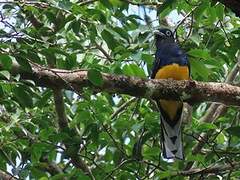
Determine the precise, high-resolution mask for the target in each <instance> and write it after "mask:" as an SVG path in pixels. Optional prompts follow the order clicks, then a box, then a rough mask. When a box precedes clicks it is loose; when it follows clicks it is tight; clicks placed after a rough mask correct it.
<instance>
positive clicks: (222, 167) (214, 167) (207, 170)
mask: <svg viewBox="0 0 240 180" xmlns="http://www.w3.org/2000/svg"><path fill="white" fill-rule="evenodd" d="M239 167H240V163H239V162H233V163H231V164H226V165H222V164H221V165H212V166H209V167H207V168H203V169H200V168H194V169H190V170H188V171H180V172H178V173H176V174H175V176H178V175H182V176H190V175H197V174H209V173H216V174H219V173H223V172H224V171H227V170H233V169H238V168H239Z"/></svg>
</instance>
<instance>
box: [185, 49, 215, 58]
mask: <svg viewBox="0 0 240 180" xmlns="http://www.w3.org/2000/svg"><path fill="white" fill-rule="evenodd" d="M188 55H190V56H193V57H197V58H202V59H209V58H211V56H210V54H209V50H207V49H191V50H190V51H188Z"/></svg>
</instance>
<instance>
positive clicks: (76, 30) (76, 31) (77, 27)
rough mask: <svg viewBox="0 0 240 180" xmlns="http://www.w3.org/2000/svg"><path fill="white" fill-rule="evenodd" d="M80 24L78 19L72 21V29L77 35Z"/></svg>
mask: <svg viewBox="0 0 240 180" xmlns="http://www.w3.org/2000/svg"><path fill="white" fill-rule="evenodd" d="M80 26H81V24H80V22H79V21H77V20H75V21H73V22H72V30H73V32H74V33H75V34H76V35H78V33H79V30H80Z"/></svg>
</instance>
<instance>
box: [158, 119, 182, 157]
mask: <svg viewBox="0 0 240 180" xmlns="http://www.w3.org/2000/svg"><path fill="white" fill-rule="evenodd" d="M181 124H182V118H181V115H180V117H179V119H178V120H177V121H175V123H174V124H172V123H171V124H169V121H168V120H167V119H166V118H164V116H163V115H161V128H162V149H163V158H165V159H175V158H177V159H184V155H183V147H182V146H183V145H182V134H181Z"/></svg>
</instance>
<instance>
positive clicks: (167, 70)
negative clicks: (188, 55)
mask: <svg viewBox="0 0 240 180" xmlns="http://www.w3.org/2000/svg"><path fill="white" fill-rule="evenodd" d="M169 78H171V79H175V80H187V79H189V69H188V66H179V65H178V64H170V65H167V66H164V67H162V68H161V69H159V70H158V72H157V73H156V75H155V79H169Z"/></svg>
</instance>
